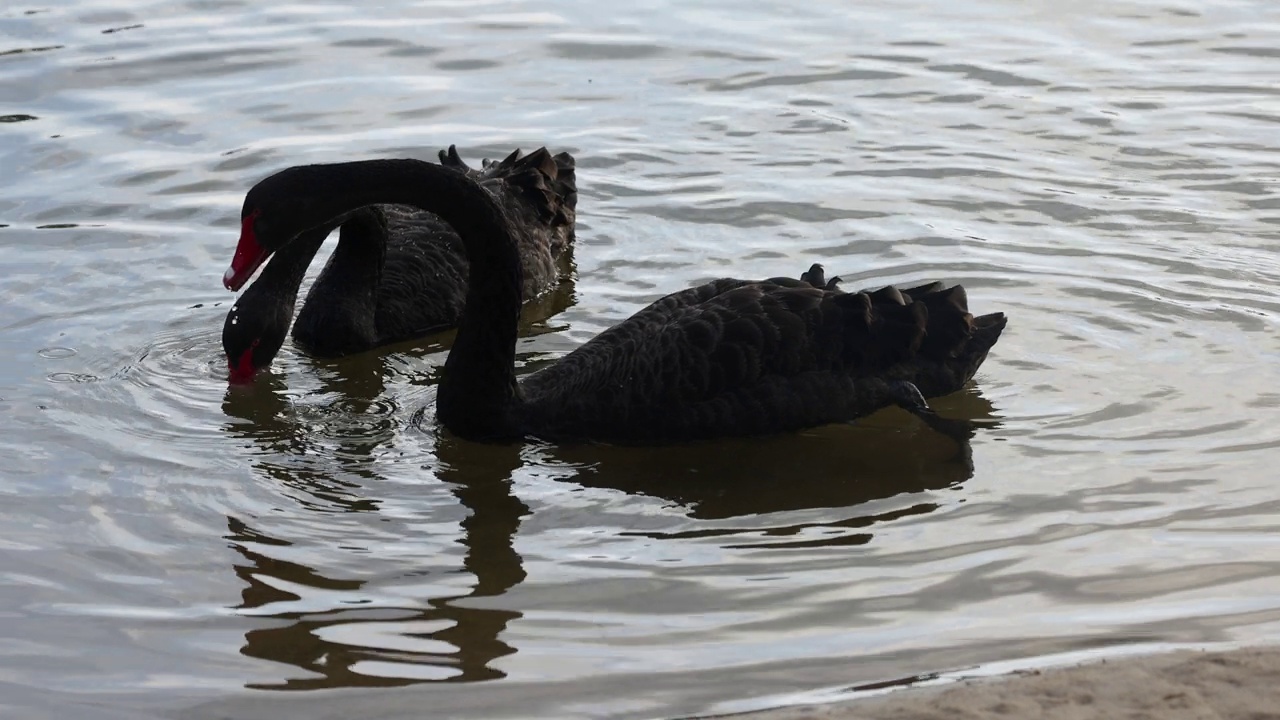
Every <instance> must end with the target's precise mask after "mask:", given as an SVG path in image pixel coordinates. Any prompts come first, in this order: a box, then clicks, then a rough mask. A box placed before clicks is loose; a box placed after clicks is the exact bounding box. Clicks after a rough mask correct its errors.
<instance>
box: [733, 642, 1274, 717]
mask: <svg viewBox="0 0 1280 720" xmlns="http://www.w3.org/2000/svg"><path fill="white" fill-rule="evenodd" d="M733 717H735V718H740V719H741V720H987V719H994V718H1000V719H1002V720H1007V719H1009V718H1019V719H1021V718H1028V719H1029V720H1030V719H1043V720H1085V719H1086V718H1087V719H1089V720H1093V719H1094V718H1099V719H1102V718H1105V719H1106V720H1112V719H1115V720H1124V719H1133V720H1138V719H1139V718H1141V719H1143V720H1246V719H1247V720H1280V648H1253V649H1244V650H1230V651H1225V652H1197V651H1189V650H1183V651H1179V652H1173V653H1165V654H1160V655H1149V656H1142V657H1136V658H1126V659H1120V660H1107V661H1101V662H1097V663H1093V664H1089V665H1083V666H1078V667H1070V668H1059V669H1053V670H1042V671H1041V670H1037V671H1030V672H1023V673H1017V674H1015V675H1011V676H1005V677H1001V678H991V679H981V680H969V681H964V682H959V683H952V684H949V685H943V686H938V687H932V688H915V689H906V690H899V691H896V692H892V693H888V694H886V695H881V696H877V697H873V698H868V699H865V700H852V701H848V702H842V703H835V704H831V705H821V706H811V707H797V708H789V709H782V710H769V711H764V712H756V713H746V714H742V715H736V716H733Z"/></svg>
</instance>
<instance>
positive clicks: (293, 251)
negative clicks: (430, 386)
mask: <svg viewBox="0 0 1280 720" xmlns="http://www.w3.org/2000/svg"><path fill="white" fill-rule="evenodd" d="M440 161H441V164H442V165H443V166H445V167H448V168H451V169H453V170H457V171H458V172H461V173H464V174H466V175H467V176H469V177H471V178H473V179H475V180H476V181H478V182H479V183H480V185H481V186H482V187H484V188H485V189H486V190H487V191H489V192H490V193H492V194H493V196H494V198H495V199H496V200H497V201H498V202H499V203H500V204H501V205H502V206H503V208H504V209H505V210H506V211H507V212H508V214H509V215H510V216H511V217H512V219H513V228H514V230H515V233H516V238H517V240H518V242H519V246H520V258H521V262H522V264H523V271H524V272H523V276H524V285H523V297H524V299H525V300H528V299H530V298H533V297H535V296H537V295H538V294H540V293H541V292H543V291H545V290H547V289H549V288H550V287H552V286H554V285H555V284H556V283H557V282H558V281H559V280H560V277H561V273H562V271H563V269H564V267H565V266H566V265H567V262H564V260H565V258H566V257H567V255H568V253H569V250H570V246H571V244H572V242H573V236H574V220H575V217H574V210H575V207H576V205H577V188H576V186H575V177H574V162H573V158H572V157H571V156H570V155H569V154H568V153H561V154H560V155H556V156H555V157H554V158H553V157H552V156H551V155H550V153H548V152H547V151H546V149H541V150H539V151H537V152H535V153H533V154H531V155H528V156H523V155H521V153H520V151H519V150H517V151H515V152H513V153H512V154H511V155H509V156H508V157H507V158H506V159H504V160H503V161H501V162H492V161H489V160H484V161H483V163H482V169H480V170H475V169H472V168H471V167H469V166H467V164H466V163H464V162H463V161H462V159H461V158H460V157H459V156H458V152H457V149H456V148H455V147H452V146H451V147H450V148H449V150H448V151H441V152H440ZM548 173H550V174H548ZM338 223H341V229H340V231H339V239H338V246H337V248H336V249H335V250H334V252H333V255H332V256H331V257H330V259H329V263H328V264H327V265H326V266H325V268H324V270H323V271H322V272H321V273H320V276H319V277H318V278H317V279H316V281H315V283H314V284H313V285H312V286H311V290H310V292H309V293H308V294H307V298H306V301H305V302H304V303H303V306H302V309H301V310H300V311H299V312H298V317H297V319H296V321H294V323H293V338H294V341H295V342H297V344H298V346H299V347H301V348H302V349H303V350H305V351H306V352H308V353H310V354H312V355H316V356H320V357H337V356H341V355H348V354H351V353H357V352H363V351H365V350H368V349H370V348H373V347H377V346H380V345H386V344H390V343H394V342H400V341H403V340H410V339H413V338H418V337H422V336H424V335H428V334H430V333H433V332H437V331H440V330H444V329H447V328H451V327H453V326H455V325H456V324H457V322H458V318H459V317H460V316H461V314H462V309H463V306H464V305H465V299H466V292H467V258H466V252H465V249H464V248H463V246H462V242H461V240H460V239H459V238H458V234H457V232H455V231H454V229H453V228H452V227H451V226H450V225H449V224H448V223H446V222H444V221H443V220H441V219H440V217H439V216H437V215H435V214H433V213H430V212H426V211H423V210H420V209H418V208H414V207H411V206H406V205H386V204H379V205H372V206H368V207H365V208H361V209H359V210H357V211H356V212H354V213H348V214H345V215H342V216H338V217H335V218H332V220H331V222H328V223H325V224H323V225H321V226H319V227H316V228H313V229H311V230H309V231H308V232H306V233H304V234H303V235H302V236H300V237H299V238H298V240H297V242H293V243H290V244H289V245H287V246H286V247H284V248H281V249H280V251H279V252H277V253H275V255H274V256H273V257H272V258H271V261H270V262H269V263H267V265H266V267H265V268H263V270H262V274H261V275H260V276H259V277H258V279H257V280H256V281H255V282H254V283H253V284H252V285H250V286H249V288H248V289H246V290H245V291H244V293H243V294H242V295H241V296H240V298H239V299H238V300H237V301H236V303H235V305H234V306H233V307H232V308H231V310H230V312H228V313H227V318H226V320H225V322H224V324H223V349H224V351H225V352H226V355H227V360H228V363H229V365H230V367H231V370H232V376H233V379H237V380H246V379H248V378H250V377H252V375H253V372H254V371H256V370H259V369H261V368H263V367H265V366H267V365H269V364H270V363H271V360H272V359H273V358H274V357H275V355H276V353H277V352H279V350H280V347H281V345H282V344H283V343H284V338H285V335H286V334H287V333H288V330H289V322H290V320H291V319H292V316H293V308H294V305H295V302H296V300H297V295H298V288H299V287H300V286H301V284H302V279H303V277H304V276H305V274H306V272H307V268H308V266H309V265H310V264H311V262H312V260H313V259H314V258H315V255H316V253H317V252H318V251H319V250H320V246H321V245H322V244H323V243H324V240H325V238H326V237H327V236H328V235H329V234H330V232H331V231H332V230H333V228H334V227H335V226H337V225H338ZM252 272H253V270H252V269H250V270H249V271H248V272H247V273H245V272H242V273H239V274H236V275H234V276H232V275H230V274H229V275H228V278H227V285H228V287H229V288H231V289H235V288H238V287H239V284H242V283H243V282H244V280H245V279H247V278H248V276H249V275H251V274H252Z"/></svg>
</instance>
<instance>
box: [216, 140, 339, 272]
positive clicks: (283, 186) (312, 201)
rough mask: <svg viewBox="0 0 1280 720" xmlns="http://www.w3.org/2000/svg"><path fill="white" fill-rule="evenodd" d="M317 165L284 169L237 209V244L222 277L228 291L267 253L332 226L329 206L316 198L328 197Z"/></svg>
mask: <svg viewBox="0 0 1280 720" xmlns="http://www.w3.org/2000/svg"><path fill="white" fill-rule="evenodd" d="M326 178H327V176H326V175H325V171H324V170H322V169H320V166H315V165H299V166H295V167H291V168H286V169H284V170H281V171H280V172H278V173H276V174H274V175H271V176H270V177H267V178H266V179H264V180H262V181H260V182H259V183H258V184H257V185H254V186H253V187H252V188H250V190H249V192H248V194H246V195H245V197H244V205H243V206H242V207H241V209H240V240H239V242H237V243H236V252H235V255H234V256H233V257H232V258H231V265H230V266H229V267H228V268H227V271H226V273H224V274H223V276H222V284H223V285H224V286H225V287H226V288H227V289H228V290H232V291H235V290H239V289H240V288H241V287H243V286H244V284H245V283H246V282H248V281H249V278H251V277H253V274H254V273H255V272H257V270H258V268H259V267H261V266H262V264H263V263H264V262H266V261H267V258H269V257H270V256H271V254H272V253H274V252H276V251H277V250H279V249H280V248H282V247H284V246H285V245H287V244H289V243H290V242H291V241H293V239H294V238H296V237H298V235H300V234H302V233H303V232H306V231H307V230H310V229H312V228H315V227H319V226H321V225H325V224H328V223H332V222H334V221H335V218H334V217H333V215H334V213H333V209H332V206H331V205H329V204H327V203H324V202H323V201H322V200H321V198H324V197H326V195H327V194H329V195H331V194H332V190H331V188H330V187H329V184H330V183H331V182H332V178H328V182H326Z"/></svg>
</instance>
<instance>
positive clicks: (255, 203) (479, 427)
mask: <svg viewBox="0 0 1280 720" xmlns="http://www.w3.org/2000/svg"><path fill="white" fill-rule="evenodd" d="M302 199H306V200H305V201H303V200H302ZM299 202H304V204H305V206H306V209H307V211H305V212H300V211H299V207H300V206H299ZM381 202H391V203H404V204H412V205H416V206H417V207H420V208H422V209H424V210H429V211H431V212H435V213H437V214H439V215H440V216H441V217H442V218H444V219H445V220H447V221H449V222H450V223H452V224H453V225H454V227H455V228H457V230H458V234H459V236H460V237H461V238H462V241H463V244H464V245H465V247H466V250H467V255H468V258H469V260H470V272H471V273H472V278H471V282H470V284H469V287H468V292H467V300H466V312H465V313H464V315H463V318H462V321H461V322H460V323H459V327H458V334H457V337H456V339H455V341H454V344H453V348H452V350H451V351H450V353H449V357H448V359H447V360H446V362H445V372H444V376H443V378H442V380H441V383H440V389H439V393H438V402H437V417H438V418H439V420H440V422H441V423H442V424H443V425H444V426H445V427H447V428H448V429H449V430H451V431H452V432H454V433H455V434H457V435H459V436H462V437H465V438H469V439H475V440H510V439H516V438H520V437H523V436H537V437H542V438H547V439H553V440H570V441H574V440H591V441H606V442H618V443H639V444H658V443H668V442H676V441H685V440H696V439H705V438H712V437H717V436H731V435H756V434H762V433H773V432H785V431H791V430H798V429H802V428H806V427H813V426H816V425H821V424H825V423H832V422H842V421H849V420H853V419H855V418H857V417H860V416H863V415H866V414H869V413H871V412H874V411H876V410H879V409H880V408H883V407H886V406H888V405H899V406H902V407H904V408H906V409H908V410H910V411H911V412H914V413H916V414H917V415H919V416H920V417H922V418H923V419H925V420H926V422H929V423H930V425H931V426H933V427H935V428H937V429H939V430H942V431H944V432H952V431H954V430H956V428H955V427H954V426H953V425H951V424H950V421H946V420H943V419H942V418H938V417H937V416H936V415H934V414H933V411H932V410H931V409H930V408H929V407H928V405H927V404H926V403H925V401H924V398H923V397H922V395H927V396H937V395H943V394H947V393H951V392H954V391H956V390H959V389H960V388H961V387H963V385H964V384H965V383H966V382H968V380H969V379H970V378H971V377H972V376H973V374H974V372H975V371H976V370H977V368H978V366H979V365H980V364H981V363H982V361H983V360H984V359H985V358H986V356H987V352H988V351H989V350H990V348H991V347H992V346H993V345H994V344H995V342H996V340H997V339H998V338H999V336H1000V332H1001V331H1002V330H1003V329H1004V326H1005V319H1004V316H1003V315H1002V314H999V313H996V314H992V315H985V316H982V317H979V318H976V319H975V318H974V317H973V316H972V315H970V314H969V312H968V308H967V301H966V298H965V294H964V290H963V289H961V288H960V287H958V286H957V287H953V288H943V287H942V286H941V285H939V284H934V285H927V286H922V287H918V288H912V289H910V290H906V291H900V290H897V289H895V288H891V287H890V288H884V289H882V290H877V291H875V292H857V293H846V292H842V291H840V290H837V289H835V287H834V281H833V282H832V283H828V282H827V281H826V279H825V277H824V276H823V273H822V268H821V267H820V266H815V267H813V268H810V271H809V272H807V273H805V274H804V276H803V277H804V279H803V280H796V279H790V278H774V279H771V280H763V281H750V280H732V279H723V280H715V281H712V282H709V283H707V284H705V285H701V286H698V287H695V288H690V289H688V290H684V291H682V292H678V293H674V294H672V295H668V296H666V297H664V298H662V299H660V300H658V301H656V302H654V303H653V304H651V305H649V306H648V307H646V308H644V309H643V310H641V311H639V312H638V313H636V314H635V315H633V316H631V317H630V318H628V319H627V320H624V321H623V322H621V323H619V324H618V325H616V326H614V327H612V328H610V329H609V330H606V331H605V332H603V333H601V334H600V335H599V336H597V337H596V338H594V339H592V340H591V341H590V342H588V343H586V344H585V345H583V346H582V347H580V348H578V349H577V350H575V351H574V352H572V353H570V354H569V355H567V356H565V357H564V358H562V359H561V360H560V361H559V362H557V363H555V364H553V365H551V366H550V367H547V368H545V369H543V370H541V371H539V372H537V373H534V374H533V375H530V376H529V377H527V378H525V380H524V381H523V382H521V383H517V382H516V379H515V371H514V360H515V341H516V321H517V318H518V315H519V310H520V297H521V296H520V288H521V263H520V256H519V243H518V238H517V237H516V235H515V233H514V230H513V227H514V222H513V220H512V218H511V217H510V216H509V213H507V212H506V211H505V209H504V208H503V207H502V206H501V205H500V204H499V203H496V202H494V200H493V198H492V196H491V195H490V194H488V193H485V192H484V191H483V190H481V188H480V187H479V186H478V185H477V184H476V183H475V182H474V181H473V180H471V179H469V178H467V177H465V176H463V175H460V174H457V173H451V172H448V171H446V170H443V169H441V168H440V167H439V166H434V165H431V164H429V163H423V162H418V161H413V160H371V161H365V162H353V163H339V164H333V165H313V166H305V167H300V168H291V169H289V170H285V171H282V172H280V173H277V174H276V175H273V176H271V177H269V178H267V179H265V180H263V181H262V182H260V183H259V184H258V185H256V186H255V187H254V188H253V189H251V190H250V191H249V193H248V195H247V196H246V198H245V202H244V208H243V211H242V218H243V230H242V233H241V237H240V244H239V247H238V249H237V258H239V257H241V256H256V255H259V254H262V253H269V252H270V251H271V250H275V249H279V248H282V247H286V246H288V244H289V243H290V242H296V241H295V240H294V238H297V237H299V236H300V235H302V234H304V233H305V232H307V230H308V229H309V228H312V227H317V226H321V225H323V224H324V223H326V222H331V221H332V218H333V217H334V216H335V215H340V214H343V213H348V212H350V211H352V210H354V209H356V208H361V207H365V206H368V205H372V204H376V203H381ZM233 267H234V266H233Z"/></svg>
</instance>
